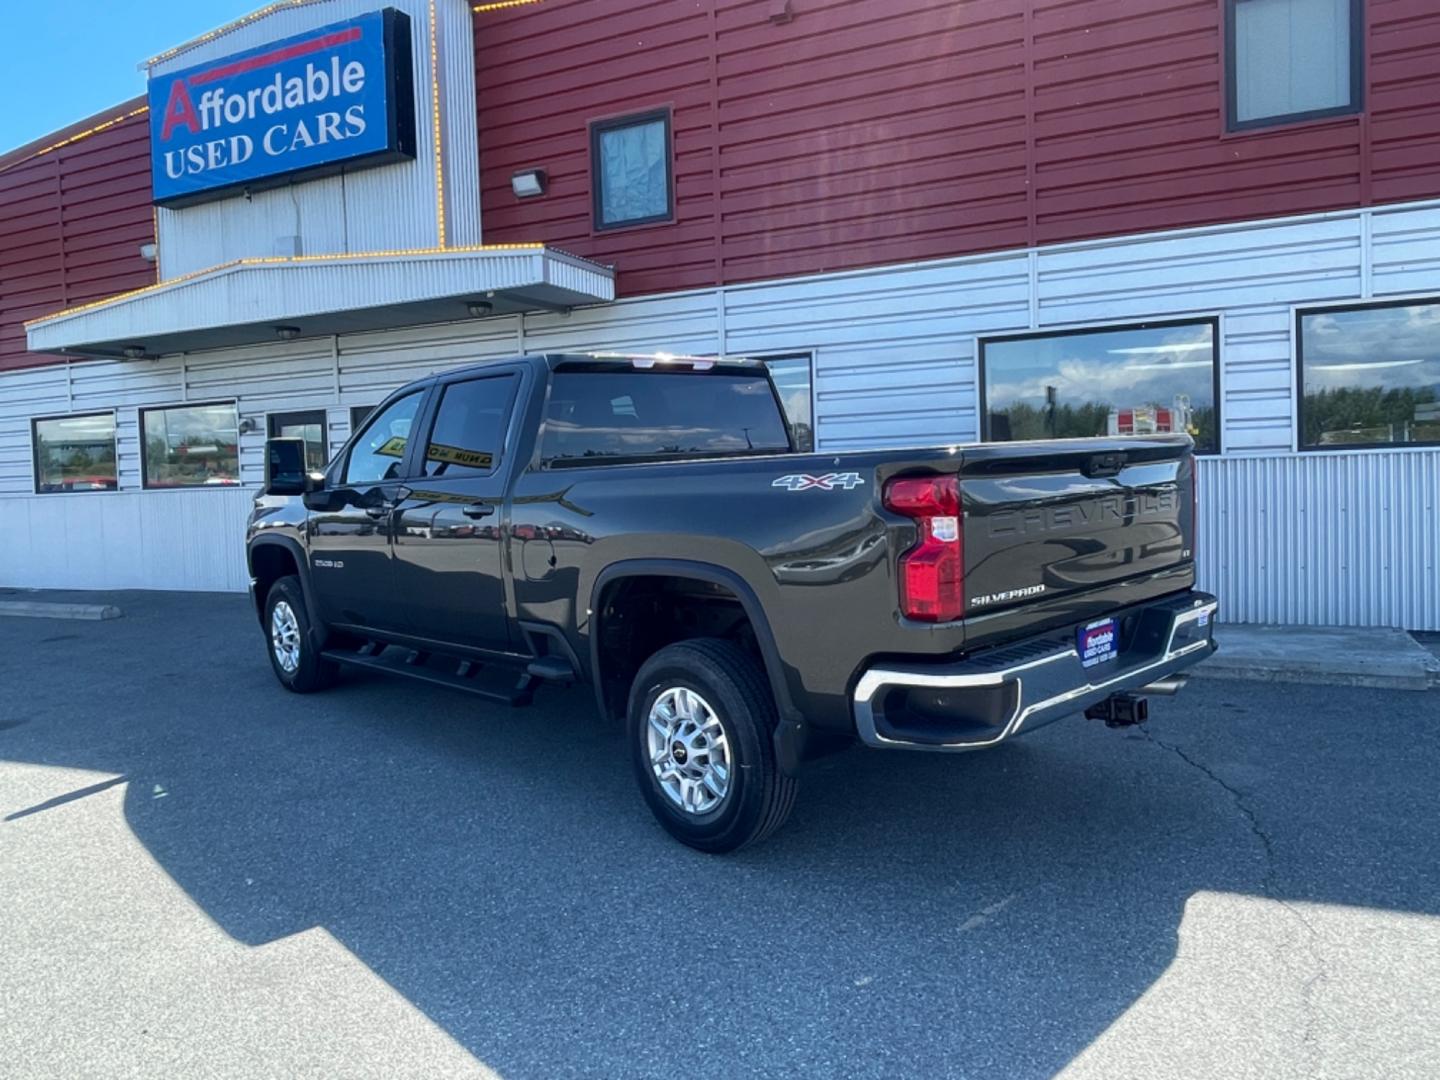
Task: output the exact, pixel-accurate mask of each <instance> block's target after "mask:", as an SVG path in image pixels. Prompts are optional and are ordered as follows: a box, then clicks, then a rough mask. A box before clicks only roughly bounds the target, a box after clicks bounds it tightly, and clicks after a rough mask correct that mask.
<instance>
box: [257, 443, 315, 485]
mask: <svg viewBox="0 0 1440 1080" xmlns="http://www.w3.org/2000/svg"><path fill="white" fill-rule="evenodd" d="M324 479H325V478H324V477H323V476H321V475H319V474H317V473H311V472H310V471H308V470H307V469H306V467H305V440H304V439H267V440H266V442H265V494H266V495H307V494H309V493H310V492H312V491H315V490H317V489H318V488H320V487H322V486H324Z"/></svg>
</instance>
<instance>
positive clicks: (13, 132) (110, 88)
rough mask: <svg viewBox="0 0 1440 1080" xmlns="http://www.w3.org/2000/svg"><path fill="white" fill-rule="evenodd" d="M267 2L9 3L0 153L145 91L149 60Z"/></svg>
mask: <svg viewBox="0 0 1440 1080" xmlns="http://www.w3.org/2000/svg"><path fill="white" fill-rule="evenodd" d="M264 6H265V0H128V2H121V0H48V2H45V3H15V4H9V5H6V8H7V10H6V12H5V40H6V44H7V45H8V46H9V47H8V48H7V49H6V50H5V52H6V56H5V63H4V64H0V153H4V152H5V151H7V150H13V149H14V148H15V147H17V146H20V145H22V144H24V143H27V142H30V141H31V140H32V139H38V138H40V137H41V136H43V135H48V134H49V133H50V132H52V131H54V130H56V129H57V128H62V127H65V126H66V125H67V124H71V123H74V122H75V121H76V120H80V119H83V118H84V117H86V116H89V115H91V114H92V113H96V112H100V111H102V110H104V109H108V108H109V107H110V106H112V105H115V104H118V103H119V102H121V101H125V100H126V99H127V98H131V97H134V96H135V95H136V94H139V93H142V92H143V91H144V89H145V80H144V78H143V76H142V75H141V74H140V72H139V71H138V70H137V69H136V65H138V64H139V63H140V62H141V61H142V60H144V59H146V58H147V57H150V56H154V55H155V54H156V53H158V52H162V51H163V50H165V49H168V48H169V47H170V46H172V45H178V44H179V43H180V42H182V41H188V40H189V39H190V38H192V37H196V36H198V35H200V34H203V33H204V32H205V31H206V30H211V29H213V28H214V27H216V26H219V25H220V24H222V23H226V22H229V21H230V20H231V19H234V18H236V17H238V16H240V15H245V14H248V13H249V12H251V11H254V10H255V9H256V8H260V7H264Z"/></svg>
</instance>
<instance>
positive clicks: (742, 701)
mask: <svg viewBox="0 0 1440 1080" xmlns="http://www.w3.org/2000/svg"><path fill="white" fill-rule="evenodd" d="M775 724H776V718H775V702H774V698H773V696H772V695H771V692H770V687H769V684H768V683H767V682H766V679H765V675H764V673H763V671H762V670H761V668H760V665H759V664H758V663H756V662H755V660H754V659H753V658H752V657H751V656H750V655H749V654H748V653H746V652H745V651H744V650H743V649H741V648H740V647H739V646H738V645H736V644H734V643H733V642H730V641H722V640H720V639H718V638H697V639H695V640H692V641H681V642H677V643H676V644H674V645H668V646H666V647H665V648H663V649H661V650H660V651H659V652H657V653H656V654H655V655H654V656H652V657H650V659H649V660H647V661H645V664H644V665H643V666H642V667H641V668H640V672H639V674H637V675H636V676H635V682H634V685H633V687H632V688H631V691H630V710H629V724H628V728H629V732H628V734H629V739H630V747H631V753H632V755H633V758H634V763H635V773H636V779H637V780H638V781H639V783H640V791H641V793H642V794H643V795H644V797H645V801H646V802H647V803H648V804H649V806H650V810H651V812H652V813H654V815H655V817H656V819H657V820H658V821H659V822H660V824H661V825H662V826H664V828H665V830H666V831H667V832H669V833H670V835H671V836H673V837H675V839H677V840H679V841H680V842H681V843H683V844H688V845H689V846H690V847H693V848H697V849H699V850H700V851H708V852H715V853H720V852H727V851H735V850H737V849H739V848H742V847H744V846H745V845H747V844H753V843H755V842H757V841H759V840H763V839H764V838H765V837H767V836H769V835H770V834H771V833H772V832H774V831H775V830H776V829H778V828H779V827H780V826H781V825H782V824H783V823H784V821H785V819H786V818H787V817H789V816H790V810H791V808H792V807H793V806H794V804H795V789H796V783H795V780H794V778H792V777H789V776H786V775H784V774H783V773H782V772H781V771H780V769H779V767H778V766H777V764H776V761H775V747H774V743H773V741H772V740H773V735H774V732H775Z"/></svg>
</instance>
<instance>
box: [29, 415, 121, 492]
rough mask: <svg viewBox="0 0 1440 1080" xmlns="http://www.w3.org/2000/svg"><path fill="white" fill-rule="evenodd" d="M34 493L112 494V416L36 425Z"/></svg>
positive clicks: (62, 419) (70, 418) (68, 418)
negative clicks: (93, 492)
mask: <svg viewBox="0 0 1440 1080" xmlns="http://www.w3.org/2000/svg"><path fill="white" fill-rule="evenodd" d="M34 438H35V490H36V491H38V492H40V493H42V494H48V493H51V492H57V491H114V490H115V489H116V487H118V486H119V485H118V483H117V481H116V472H115V414H114V413H99V414H96V415H93V416H59V417H56V418H54V419H52V420H36V421H35V431H34Z"/></svg>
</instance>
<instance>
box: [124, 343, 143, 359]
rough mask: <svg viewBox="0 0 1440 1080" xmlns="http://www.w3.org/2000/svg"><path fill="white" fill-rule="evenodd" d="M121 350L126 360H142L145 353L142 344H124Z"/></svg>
mask: <svg viewBox="0 0 1440 1080" xmlns="http://www.w3.org/2000/svg"><path fill="white" fill-rule="evenodd" d="M121 352H123V353H124V354H125V359H126V360H144V359H145V357H146V355H147V354H146V352H145V346H144V345H126V346H125V348H124V349H122V350H121Z"/></svg>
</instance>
